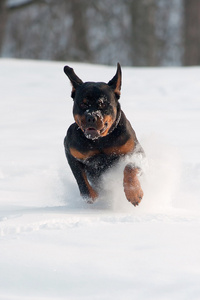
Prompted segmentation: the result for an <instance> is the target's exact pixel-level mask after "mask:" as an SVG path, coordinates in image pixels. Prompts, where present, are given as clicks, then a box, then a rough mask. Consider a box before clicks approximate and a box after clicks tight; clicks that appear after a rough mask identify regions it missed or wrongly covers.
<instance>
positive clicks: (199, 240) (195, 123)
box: [0, 59, 200, 300]
mask: <svg viewBox="0 0 200 300" xmlns="http://www.w3.org/2000/svg"><path fill="white" fill-rule="evenodd" d="M65 64H67V63H57V62H56V63H55V62H37V61H20V60H5V59H2V60H0V134H1V135H0V136H1V139H0V143H1V146H0V151H1V155H0V160H1V162H0V300H45V299H46V300H47V299H48V300H52V299H63V300H64V299H65V300H66V299H69V300H78V299H81V300H82V299H83V300H96V299H98V300H110V299H114V300H121V299H127V300H129V299H130V300H132V299H137V300H146V299H148V300H151V299H152V300H179V299H180V300H188V299H192V300H197V299H198V300H199V299H200V133H199V132H200V67H193V68H160V69H158V68H149V69H148V68H140V69H139V68H123V66H122V72H123V84H122V96H121V99H120V102H121V106H122V109H123V111H124V112H125V114H126V115H127V117H128V119H129V120H130V121H131V123H132V126H133V128H134V129H135V131H136V134H137V137H138V139H139V141H140V143H141V144H142V146H143V148H144V150H145V152H146V156H147V159H146V160H145V161H144V162H143V163H144V175H143V178H142V179H141V182H142V186H143V189H144V194H145V196H144V199H143V200H142V202H141V204H140V205H139V207H134V206H132V205H131V204H130V203H128V202H127V200H126V199H125V196H124V195H123V188H122V174H121V173H122V166H118V168H117V170H114V171H111V172H110V173H109V174H107V175H106V177H105V191H104V192H103V193H102V195H101V197H100V199H99V201H97V202H96V203H95V204H94V205H89V204H86V203H84V202H83V200H82V199H81V198H80V196H79V191H78V188H77V185H76V183H75V180H74V178H73V176H72V173H71V171H70V169H69V166H68V164H67V162H66V159H65V155H64V149H63V138H64V136H65V133H66V131H67V128H68V126H69V125H70V124H71V123H72V122H73V117H72V99H71V98H70V93H71V86H70V83H69V81H68V78H67V77H66V75H65V74H64V73H63V66H64V65H65ZM68 64H69V65H70V66H71V67H73V68H74V69H75V71H76V73H77V74H78V76H79V77H80V78H81V79H82V80H83V81H105V82H108V81H109V80H110V79H111V78H112V77H113V76H114V74H115V71H116V68H113V67H105V66H98V65H89V64H77V63H68Z"/></svg>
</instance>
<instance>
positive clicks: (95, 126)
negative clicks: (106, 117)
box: [83, 111, 108, 140]
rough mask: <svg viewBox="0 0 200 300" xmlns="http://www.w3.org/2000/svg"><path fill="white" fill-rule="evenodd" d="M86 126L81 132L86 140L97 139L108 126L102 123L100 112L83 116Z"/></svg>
mask: <svg viewBox="0 0 200 300" xmlns="http://www.w3.org/2000/svg"><path fill="white" fill-rule="evenodd" d="M85 120H86V125H85V128H84V130H83V132H84V134H85V136H86V138H87V139H91V140H95V139H98V138H99V137H100V136H101V134H102V133H103V132H104V131H105V130H106V129H107V127H108V124H107V123H105V124H104V122H103V116H102V114H101V112H100V111H95V112H87V113H86V114H85Z"/></svg>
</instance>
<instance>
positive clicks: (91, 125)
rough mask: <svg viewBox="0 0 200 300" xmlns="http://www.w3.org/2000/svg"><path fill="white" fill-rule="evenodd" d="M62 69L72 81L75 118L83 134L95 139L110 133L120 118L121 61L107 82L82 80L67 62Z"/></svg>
mask: <svg viewBox="0 0 200 300" xmlns="http://www.w3.org/2000/svg"><path fill="white" fill-rule="evenodd" d="M64 72H65V74H66V75H67V76H68V77H69V79H70V81H71V84H72V93H71V97H72V98H73V100H74V107H73V114H74V119H75V122H76V123H77V125H78V126H79V127H80V129H81V130H82V131H83V133H84V135H85V136H86V138H88V139H92V140H94V139H98V138H100V137H104V136H106V135H107V134H109V133H110V132H111V131H112V130H113V129H114V128H115V126H116V123H117V122H118V121H119V118H120V105H119V102H118V99H119V97H120V90H121V67H120V64H119V63H118V64H117V72H116V74H115V76H114V77H113V78H112V79H111V80H110V81H109V82H108V83H104V82H83V81H82V80H81V79H80V78H79V77H78V76H77V75H76V74H75V73H74V70H73V69H72V68H70V67H68V66H65V67H64Z"/></svg>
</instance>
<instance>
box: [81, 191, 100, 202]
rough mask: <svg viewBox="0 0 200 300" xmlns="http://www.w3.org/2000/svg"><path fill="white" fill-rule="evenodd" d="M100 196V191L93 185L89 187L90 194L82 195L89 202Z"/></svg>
mask: <svg viewBox="0 0 200 300" xmlns="http://www.w3.org/2000/svg"><path fill="white" fill-rule="evenodd" d="M98 196H99V195H98V193H97V192H96V191H95V190H94V189H93V188H92V187H90V189H89V194H87V195H85V194H84V195H82V197H83V198H84V200H85V201H86V202H87V203H88V204H93V203H94V202H95V201H96V199H97V198H98Z"/></svg>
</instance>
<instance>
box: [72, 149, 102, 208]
mask: <svg viewBox="0 0 200 300" xmlns="http://www.w3.org/2000/svg"><path fill="white" fill-rule="evenodd" d="M66 156H67V160H68V163H69V165H70V168H71V170H72V172H73V174H74V177H75V179H76V181H77V183H78V187H79V190H80V194H81V196H82V197H83V198H86V199H87V200H88V203H92V202H94V201H95V199H96V198H97V197H98V194H97V192H96V191H95V190H94V189H93V188H92V186H91V185H90V183H89V182H88V179H87V175H86V173H85V170H84V164H83V163H81V162H80V161H78V160H77V159H76V158H74V157H73V156H72V155H71V154H70V153H66Z"/></svg>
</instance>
